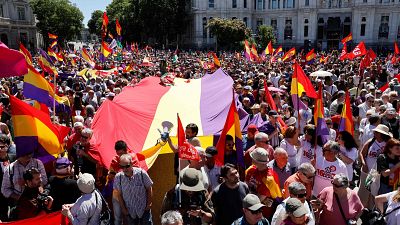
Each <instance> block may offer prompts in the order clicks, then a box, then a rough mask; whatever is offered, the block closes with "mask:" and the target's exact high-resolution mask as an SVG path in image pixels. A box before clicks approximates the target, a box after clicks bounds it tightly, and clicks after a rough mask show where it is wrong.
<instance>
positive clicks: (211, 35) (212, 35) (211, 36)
mask: <svg viewBox="0 0 400 225" xmlns="http://www.w3.org/2000/svg"><path fill="white" fill-rule="evenodd" d="M210 20H212V17H210ZM209 37H210V38H213V37H214V34H213V33H212V32H210V36H209Z"/></svg>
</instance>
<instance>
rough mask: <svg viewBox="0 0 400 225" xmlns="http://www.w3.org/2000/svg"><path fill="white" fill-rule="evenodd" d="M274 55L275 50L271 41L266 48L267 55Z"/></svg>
mask: <svg viewBox="0 0 400 225" xmlns="http://www.w3.org/2000/svg"><path fill="white" fill-rule="evenodd" d="M273 53H274V49H273V48H272V41H269V43H268V45H267V47H266V48H265V55H272V54H273Z"/></svg>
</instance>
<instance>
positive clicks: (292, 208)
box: [285, 198, 307, 217]
mask: <svg viewBox="0 0 400 225" xmlns="http://www.w3.org/2000/svg"><path fill="white" fill-rule="evenodd" d="M285 209H286V212H287V213H289V214H292V215H293V216H295V217H300V216H303V215H305V214H307V209H306V207H304V204H303V203H302V202H301V201H300V200H299V199H297V198H289V199H288V200H287V201H286V206H285Z"/></svg>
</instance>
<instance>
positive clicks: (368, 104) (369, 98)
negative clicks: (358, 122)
mask: <svg viewBox="0 0 400 225" xmlns="http://www.w3.org/2000/svg"><path fill="white" fill-rule="evenodd" d="M374 100H375V97H374V96H373V95H371V94H367V95H365V102H364V103H361V104H360V105H359V106H358V109H359V117H360V118H361V119H363V118H365V117H367V111H368V110H370V109H372V105H373V104H374Z"/></svg>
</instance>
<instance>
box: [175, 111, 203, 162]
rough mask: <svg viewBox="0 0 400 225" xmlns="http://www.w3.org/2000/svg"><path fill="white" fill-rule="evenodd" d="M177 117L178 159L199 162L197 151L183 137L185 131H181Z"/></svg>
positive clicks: (179, 120) (181, 127)
mask: <svg viewBox="0 0 400 225" xmlns="http://www.w3.org/2000/svg"><path fill="white" fill-rule="evenodd" d="M177 117H178V132H177V133H178V152H179V158H180V159H187V160H196V161H199V160H200V156H199V153H198V152H197V149H196V148H195V147H194V146H193V145H191V144H190V143H189V142H188V141H187V140H186V137H185V130H183V126H182V122H181V119H180V118H179V114H178V115H177Z"/></svg>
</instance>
